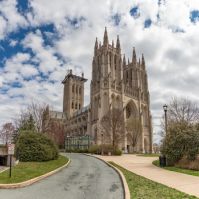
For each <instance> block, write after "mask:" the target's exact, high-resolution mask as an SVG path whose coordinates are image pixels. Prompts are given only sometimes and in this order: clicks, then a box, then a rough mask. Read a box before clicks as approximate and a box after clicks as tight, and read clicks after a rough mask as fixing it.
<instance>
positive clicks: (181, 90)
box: [0, 0, 199, 142]
mask: <svg viewBox="0 0 199 199" xmlns="http://www.w3.org/2000/svg"><path fill="white" fill-rule="evenodd" d="M105 26H106V27H107V30H108V34H109V40H110V41H111V40H116V37H117V35H119V36H120V42H121V48H122V53H123V54H125V55H126V57H129V58H130V59H131V56H132V48H133V47H135V48H136V52H137V57H140V56H141V54H142V53H144V56H145V61H146V68H147V72H148V82H149V91H150V97H151V112H152V116H153V127H154V141H155V142H156V140H158V136H157V135H156V134H157V133H158V131H159V124H160V121H159V118H160V117H161V116H162V114H163V110H162V106H163V104H165V103H169V101H170V99H171V97H172V96H177V97H188V98H189V99H191V100H193V101H196V102H197V101H198V100H199V90H198V85H199V78H198V77H199V0H123V1H121V0H100V1H95V0H76V1H74V0H67V1H66V0H57V1H49V0H42V1H41V0H0V125H2V124H3V123H5V122H9V121H12V120H13V119H14V118H16V117H17V115H18V114H19V113H20V110H21V109H23V108H24V107H26V106H27V104H29V103H30V102H31V101H38V102H40V103H47V104H49V105H50V106H51V107H53V109H55V110H58V111H62V99H63V85H62V84H61V81H62V80H63V79H64V76H65V74H66V73H67V71H68V70H69V69H73V71H74V73H75V74H77V75H80V74H81V72H84V76H85V77H86V78H88V81H87V83H86V85H85V105H87V104H89V94H90V79H91V69H92V68H91V64H92V57H93V48H94V42H95V39H96V37H98V39H99V40H101V41H102V38H103V32H104V27H105Z"/></svg>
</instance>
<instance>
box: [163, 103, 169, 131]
mask: <svg viewBox="0 0 199 199" xmlns="http://www.w3.org/2000/svg"><path fill="white" fill-rule="evenodd" d="M167 108H168V106H167V105H166V104H165V105H164V106H163V110H164V119H165V133H166V135H167Z"/></svg>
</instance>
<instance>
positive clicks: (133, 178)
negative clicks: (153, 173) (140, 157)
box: [109, 162, 197, 199]
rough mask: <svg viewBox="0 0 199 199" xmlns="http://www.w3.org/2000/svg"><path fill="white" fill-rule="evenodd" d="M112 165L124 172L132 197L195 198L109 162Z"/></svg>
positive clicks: (159, 198)
mask: <svg viewBox="0 0 199 199" xmlns="http://www.w3.org/2000/svg"><path fill="white" fill-rule="evenodd" d="M109 163H110V164H112V165H113V166H115V167H117V168H118V169H120V170H121V171H122V173H123V174H124V176H125V178H126V181H127V184H128V187H129V190H130V194H131V198H132V199H138V198H142V199H151V198H153V199H156V198H157V199H177V198H179V199H195V198H197V197H195V196H190V195H188V194H185V193H183V192H180V191H177V190H175V189H172V188H169V187H167V186H165V185H163V184H160V183H157V182H154V181H152V180H149V179H147V178H144V177H142V176H139V175H137V174H134V173H133V172H131V171H128V170H126V169H124V168H123V167H121V166H119V165H117V164H115V163H114V162H109Z"/></svg>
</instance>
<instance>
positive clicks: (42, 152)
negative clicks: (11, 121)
mask: <svg viewBox="0 0 199 199" xmlns="http://www.w3.org/2000/svg"><path fill="white" fill-rule="evenodd" d="M16 156H17V158H18V159H19V160H20V161H23V162H29V161H37V162H41V161H48V160H54V159H57V158H58V149H57V147H56V145H55V144H54V143H53V141H52V140H50V139H49V138H47V137H46V136H44V135H43V134H41V133H34V132H30V131H26V132H23V133H20V135H19V138H18V140H17V143H16Z"/></svg>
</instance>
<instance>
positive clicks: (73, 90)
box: [72, 84, 75, 93]
mask: <svg viewBox="0 0 199 199" xmlns="http://www.w3.org/2000/svg"><path fill="white" fill-rule="evenodd" d="M72 92H73V93H74V92H75V85H74V84H73V86H72Z"/></svg>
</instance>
